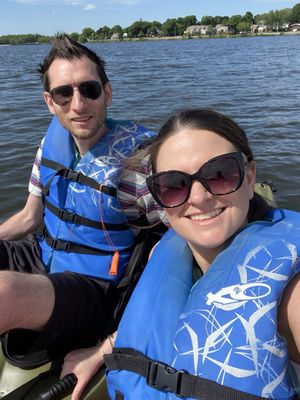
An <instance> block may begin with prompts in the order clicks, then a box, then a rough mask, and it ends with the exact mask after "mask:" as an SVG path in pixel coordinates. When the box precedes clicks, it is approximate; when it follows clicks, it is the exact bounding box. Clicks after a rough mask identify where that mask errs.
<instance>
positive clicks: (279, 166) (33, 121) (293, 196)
mask: <svg viewBox="0 0 300 400" xmlns="http://www.w3.org/2000/svg"><path fill="white" fill-rule="evenodd" d="M90 47H91V48H92V49H93V50H95V51H96V52H97V53H98V54H100V55H101V56H102V57H103V58H104V59H105V60H106V63H107V73H108V76H109V78H110V80H111V83H112V86H113V105H112V107H111V108H110V110H109V115H110V116H112V117H115V118H133V119H135V120H137V121H139V122H142V123H144V124H145V125H147V126H148V127H150V128H153V129H157V128H158V127H159V125H160V123H161V122H162V121H163V120H164V119H165V118H166V116H167V115H168V114H169V113H170V112H172V111H173V110H174V109H178V108H182V107H188V106H209V107H213V108H215V109H216V110H218V111H221V112H224V113H226V114H228V115H230V116H231V117H233V118H234V119H236V121H237V122H238V123H240V124H241V126H242V127H243V128H245V129H246V131H247V133H248V136H249V138H250V142H251V144H252V147H253V149H254V152H255V154H256V159H257V162H258V171H259V178H260V179H264V180H265V179H271V180H272V181H273V182H274V184H275V185H276V187H277V193H276V196H277V201H278V203H279V205H280V206H283V207H288V208H293V209H296V210H298V211H300V204H299V186H300V155H299V153H300V113H299V109H300V36H280V37H256V38H235V39H203V40H174V41H147V42H146V41H145V42H124V43H116V42H114V43H99V44H93V45H90ZM48 50H49V46H48V45H32V46H0V115H1V119H0V152H1V158H0V172H1V175H0V185H1V186H0V188H1V191H0V204H1V213H0V219H1V220H3V219H4V218H6V217H7V216H9V215H11V214H12V213H13V212H15V211H16V210H17V209H19V208H20V207H22V205H23V203H24V200H25V198H26V195H27V184H28V178H29V174H30V171H31V165H32V162H33V159H34V156H35V152H36V149H37V146H38V144H39V142H40V140H41V138H42V137H43V135H44V133H45V131H46V129H47V126H48V124H49V121H50V114H49V112H48V109H47V108H46V106H45V104H44V102H43V94H42V85H41V82H40V80H39V76H38V74H37V72H36V68H37V66H38V64H39V62H40V61H41V60H42V59H43V57H44V56H45V55H46V54H47V52H48Z"/></svg>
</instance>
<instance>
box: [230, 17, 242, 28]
mask: <svg viewBox="0 0 300 400" xmlns="http://www.w3.org/2000/svg"><path fill="white" fill-rule="evenodd" d="M240 22H242V16H241V15H232V16H231V17H230V18H229V20H228V25H230V26H231V27H232V28H233V29H234V30H236V31H237V26H238V24H239V23H240Z"/></svg>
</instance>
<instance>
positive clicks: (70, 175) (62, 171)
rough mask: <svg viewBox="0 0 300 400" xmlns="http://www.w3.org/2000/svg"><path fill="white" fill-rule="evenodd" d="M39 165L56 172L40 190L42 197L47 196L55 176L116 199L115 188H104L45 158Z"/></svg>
mask: <svg viewBox="0 0 300 400" xmlns="http://www.w3.org/2000/svg"><path fill="white" fill-rule="evenodd" d="M41 165H43V166H44V167H47V168H50V169H53V170H54V171H56V174H55V175H53V176H52V178H51V179H50V180H49V181H48V182H47V184H46V185H45V186H44V188H43V190H42V194H43V195H44V196H47V195H48V192H49V188H50V186H51V184H52V182H53V179H54V178H55V176H57V175H59V176H63V177H64V178H66V179H69V180H71V181H74V182H79V183H82V184H84V185H86V186H89V187H91V188H92V189H95V190H98V191H99V192H103V193H105V194H107V195H109V196H113V197H116V195H117V191H116V188H114V187H110V186H105V185H100V184H99V182H97V181H96V180H95V179H93V178H90V177H89V176H86V175H84V174H82V173H81V172H77V171H74V170H73V169H72V168H67V167H65V166H64V165H62V164H60V163H58V162H56V161H53V160H49V159H47V158H42V160H41Z"/></svg>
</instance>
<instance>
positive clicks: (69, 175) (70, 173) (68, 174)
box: [63, 168, 81, 182]
mask: <svg viewBox="0 0 300 400" xmlns="http://www.w3.org/2000/svg"><path fill="white" fill-rule="evenodd" d="M80 175H81V174H80V172H76V171H74V170H73V169H71V168H66V169H65V171H64V173H63V177H64V178H66V179H69V180H70V181H75V182H78V181H79V179H80Z"/></svg>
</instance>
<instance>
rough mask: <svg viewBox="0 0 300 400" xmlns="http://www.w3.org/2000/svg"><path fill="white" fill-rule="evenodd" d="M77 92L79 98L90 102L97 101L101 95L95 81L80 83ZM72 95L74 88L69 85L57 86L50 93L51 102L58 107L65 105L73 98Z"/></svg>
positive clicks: (98, 84) (98, 85)
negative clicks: (81, 97)
mask: <svg viewBox="0 0 300 400" xmlns="http://www.w3.org/2000/svg"><path fill="white" fill-rule="evenodd" d="M78 90H79V93H80V94H81V96H83V97H85V98H87V99H90V100H96V99H98V97H100V96H101V93H102V87H101V85H100V83H99V82H97V81H86V82H82V83H81V84H80V85H79V87H78ZM73 93H74V88H73V86H71V85H64V86H58V87H57V88H54V89H52V90H51V92H50V94H51V97H52V99H53V101H54V102H55V103H56V104H58V105H59V106H63V105H66V104H67V103H68V102H69V101H70V98H71V97H72V96H73Z"/></svg>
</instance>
